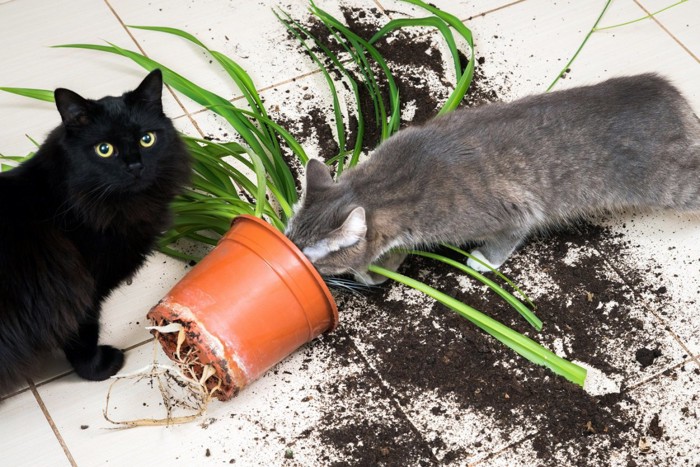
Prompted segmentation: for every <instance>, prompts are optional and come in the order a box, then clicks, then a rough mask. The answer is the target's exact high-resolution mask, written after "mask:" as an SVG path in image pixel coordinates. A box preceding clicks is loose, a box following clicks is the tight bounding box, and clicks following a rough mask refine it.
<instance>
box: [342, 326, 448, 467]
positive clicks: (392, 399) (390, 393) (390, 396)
mask: <svg viewBox="0 0 700 467" xmlns="http://www.w3.org/2000/svg"><path fill="white" fill-rule="evenodd" d="M346 336H347V337H348V338H349V339H350V342H352V346H353V347H354V348H355V350H356V351H357V354H358V355H359V356H360V358H362V361H363V362H364V363H365V365H367V368H368V369H369V370H370V371H372V373H374V374H375V375H376V376H377V379H378V380H379V384H380V385H381V387H382V388H383V389H384V390H385V391H386V393H387V400H388V401H389V403H390V404H391V405H392V406H393V407H394V408H395V409H396V410H398V411H399V413H401V415H403V417H404V420H406V422H407V423H408V425H409V426H410V427H411V430H412V431H413V433H415V435H416V436H417V437H418V439H420V441H421V442H422V444H423V445H425V449H427V451H428V452H429V453H430V456H431V458H432V460H433V461H435V462H438V463H439V462H440V460H439V459H438V458H437V456H436V454H435V453H434V452H433V449H432V448H431V447H430V443H428V440H427V439H426V437H425V434H424V433H423V432H422V431H421V430H419V429H418V427H417V426H416V425H415V424H414V423H413V420H412V419H411V417H409V416H408V414H407V413H406V411H404V409H403V407H402V406H401V404H400V403H399V401H398V399H397V394H396V392H395V391H394V388H393V387H391V386H390V385H389V384H388V383H387V382H386V381H385V380H384V378H383V377H382V375H381V373H380V372H379V371H378V370H377V369H376V368H375V367H374V365H372V363H371V362H370V361H369V359H368V358H367V356H366V355H365V354H364V352H362V350H361V349H360V346H358V345H357V342H356V341H355V340H356V338H355V337H353V336H351V335H350V333H348V332H346Z"/></svg>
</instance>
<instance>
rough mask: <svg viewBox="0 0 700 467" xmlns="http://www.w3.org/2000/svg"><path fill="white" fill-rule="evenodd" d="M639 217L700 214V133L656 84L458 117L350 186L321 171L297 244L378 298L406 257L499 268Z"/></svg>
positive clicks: (675, 96) (364, 171)
mask: <svg viewBox="0 0 700 467" xmlns="http://www.w3.org/2000/svg"><path fill="white" fill-rule="evenodd" d="M630 207H631V208H641V209H649V208H665V209H674V210H684V211H685V210H690V211H700V120H698V118H697V117H696V116H695V115H694V113H693V111H692V109H691V108H690V106H689V105H688V103H687V102H686V100H685V99H684V98H683V97H682V95H681V94H680V93H679V92H678V90H676V88H675V87H673V86H672V85H671V84H670V83H669V82H668V81H666V80H665V79H663V78H660V77H658V76H656V75H652V74H646V75H640V76H632V77H625V78H616V79H611V80H608V81H605V82H603V83H600V84H597V85H594V86H586V87H579V88H574V89H569V90H565V91H559V92H553V93H549V94H543V95H537V96H531V97H526V98H523V99H520V100H518V101H515V102H512V103H497V104H491V105H485V106H483V107H479V108H476V109H462V110H457V111H455V112H452V113H450V114H447V115H444V116H441V117H438V118H435V119H433V120H432V121H430V122H429V123H427V124H425V125H422V126H415V127H411V128H407V129H405V130H402V131H400V132H398V133H397V134H396V135H394V136H393V137H391V138H390V139H388V140H387V141H385V142H384V143H382V144H381V145H380V146H379V147H378V148H377V150H376V151H375V153H374V154H373V155H372V156H371V157H370V158H369V159H368V160H367V161H366V162H363V163H361V164H359V165H358V166H357V167H355V168H354V169H352V170H348V171H346V172H345V173H344V174H343V175H342V177H340V179H339V181H338V182H334V181H333V180H332V178H331V176H330V173H329V171H328V169H327V167H326V166H325V165H323V164H322V163H321V162H319V161H310V162H309V164H308V165H307V171H306V185H305V193H304V196H303V199H302V201H301V202H300V205H299V206H297V207H296V214H295V216H294V217H293V218H292V219H291V221H290V223H289V226H288V229H287V235H288V236H289V238H290V239H291V240H292V241H293V242H295V243H296V245H298V246H299V247H300V248H301V249H302V251H304V252H305V254H306V255H307V256H308V257H309V258H310V259H311V260H312V262H313V263H314V265H315V266H316V267H317V268H318V269H319V271H320V272H321V274H324V275H336V274H343V273H348V272H351V273H353V274H354V275H355V278H356V279H357V280H358V281H360V282H364V283H368V284H371V283H377V282H380V281H381V279H382V278H381V277H377V276H375V275H374V274H371V273H369V272H368V271H367V267H368V266H369V265H370V264H373V263H377V264H382V265H383V266H385V267H389V268H392V269H395V268H397V267H398V266H399V265H400V263H401V261H402V260H403V255H401V254H398V253H393V252H391V251H390V250H391V249H393V248H395V247H408V248H410V247H416V246H431V245H436V244H439V243H451V244H457V245H459V244H464V243H466V242H471V241H478V242H483V246H481V247H479V248H478V250H477V251H476V252H475V253H476V256H477V257H480V258H485V259H486V261H487V262H488V263H490V264H491V265H493V266H495V267H498V266H500V265H501V264H502V263H503V262H504V261H505V260H506V259H507V258H508V256H510V254H511V253H512V252H513V251H514V250H515V248H517V247H518V246H519V245H520V244H521V243H522V242H523V240H524V239H525V238H526V237H527V236H528V235H529V234H530V233H531V232H533V231H536V230H538V229H542V228H546V227H548V226H552V225H557V224H561V223H562V222H566V221H567V220H571V219H574V218H577V217H580V216H584V215H587V214H592V213H596V212H600V211H603V210H613V211H614V210H618V209H622V208H630ZM469 263H470V265H472V266H473V267H477V268H479V269H481V270H483V269H484V268H483V266H481V265H480V264H478V263H476V262H473V261H471V260H470V262H469Z"/></svg>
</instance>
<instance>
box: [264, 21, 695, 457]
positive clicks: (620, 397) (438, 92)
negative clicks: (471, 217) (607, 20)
mask: <svg viewBox="0 0 700 467" xmlns="http://www.w3.org/2000/svg"><path fill="white" fill-rule="evenodd" d="M343 12H344V17H345V18H344V19H345V21H346V22H347V24H348V25H349V26H350V27H351V29H352V30H353V31H355V32H356V33H357V34H359V35H360V36H361V37H363V38H365V39H368V38H369V37H371V36H372V35H373V34H374V33H375V32H376V31H377V30H378V29H379V26H380V25H382V24H384V22H385V21H386V17H385V16H383V14H382V13H380V12H379V11H378V10H373V9H369V10H354V9H345V10H343ZM304 24H305V25H306V26H308V28H309V29H310V30H311V31H312V32H313V33H314V34H315V35H316V36H317V37H319V38H320V39H321V40H324V41H327V42H325V44H326V45H327V46H328V47H329V48H331V50H333V51H335V52H338V53H339V54H341V57H342V50H341V49H340V48H339V46H338V45H337V44H334V42H333V41H332V40H330V39H329V37H328V33H327V30H326V29H325V27H323V26H322V25H320V24H319V23H317V22H316V21H314V20H313V19H307V20H306V22H305V23H304ZM289 42H290V43H291V44H296V42H295V39H293V38H289ZM439 42H440V41H439V39H438V36H437V35H436V34H418V33H416V32H414V31H412V32H410V33H406V32H401V33H393V34H391V35H389V36H388V37H387V38H386V39H382V40H381V41H379V42H378V43H377V44H376V45H377V48H378V50H379V51H380V53H382V55H383V56H384V57H385V58H386V59H387V61H388V63H389V66H390V67H391V69H392V71H393V73H394V77H395V78H396V82H397V85H398V87H399V91H400V96H401V100H402V115H404V116H405V118H404V119H402V126H405V125H407V124H409V123H421V122H424V121H426V120H428V119H429V118H431V117H432V116H434V115H435V114H436V113H437V111H438V110H439V108H440V105H441V104H442V103H443V102H444V101H445V100H446V98H447V96H448V95H449V91H450V90H451V84H450V83H451V82H453V78H454V77H453V76H452V75H451V74H450V73H451V71H450V66H452V65H451V63H452V61H451V59H450V57H449V55H447V54H445V52H444V51H443V50H442V49H441V47H440V46H439ZM294 46H295V47H297V48H298V53H300V54H301V53H303V50H302V49H301V48H299V47H298V46H296V45H294ZM489 59H490V57H488V56H486V57H478V56H477V63H478V64H479V65H483V64H484V62H488V60H489ZM465 60H466V59H465V58H464V57H462V65H463V66H464V65H465ZM351 72H352V70H351ZM334 78H336V79H339V78H340V76H335V77H334ZM494 82H495V81H494V80H491V79H489V78H488V77H486V76H485V75H484V73H483V72H482V69H481V68H480V66H477V67H476V69H475V76H474V80H473V82H472V85H471V87H470V90H469V93H468V95H467V97H466V98H465V101H464V103H463V105H464V106H475V105H481V104H484V103H487V102H491V101H495V100H499V99H507V98H508V89H507V87H506V88H503V87H496V85H495V84H494ZM499 82H503V79H501V80H499ZM506 82H507V79H506ZM380 85H381V83H380ZM384 86H385V83H384ZM338 87H339V89H340V92H341V96H342V97H343V98H344V99H346V102H348V104H347V107H348V121H349V124H348V127H347V128H346V130H347V137H346V142H345V147H346V148H352V147H353V145H354V144H355V137H356V134H357V133H356V132H357V119H356V117H355V116H354V113H353V112H354V103H353V101H352V93H351V92H350V91H349V89H346V88H343V87H341V86H338ZM300 89H301V91H302V92H301V95H299V96H295V95H294V94H293V93H289V94H287V97H285V102H286V104H289V105H292V104H290V103H291V102H296V101H294V99H300V102H298V103H296V105H297V108H301V109H302V110H301V112H300V113H301V116H298V117H297V116H293V115H287V114H286V113H285V108H286V107H287V106H286V105H280V106H279V108H277V109H272V111H271V113H272V114H273V115H274V117H275V118H276V119H277V120H278V121H280V122H281V123H282V124H283V126H285V127H286V128H288V129H289V130H290V131H291V132H292V134H293V135H294V136H295V137H297V138H299V140H300V141H301V142H302V143H306V144H308V145H310V146H318V147H319V152H318V154H317V156H318V157H321V158H322V159H325V160H328V159H329V158H332V157H333V156H335V155H336V154H337V153H338V151H339V150H340V148H339V145H338V143H337V141H336V137H335V128H334V127H335V123H334V121H333V117H332V115H333V111H332V109H331V108H329V107H323V106H319V105H317V104H315V103H316V102H317V101H316V100H315V99H314V95H315V94H316V93H318V92H320V91H319V90H314V89H309V88H308V87H307V88H303V87H302V88H300ZM361 89H362V87H361ZM305 96H308V97H305ZM385 104H386V105H388V102H385ZM371 105H372V104H371V100H370V97H369V94H368V93H367V92H366V91H361V107H362V109H363V113H364V114H365V116H366V117H367V118H366V121H365V123H366V125H367V128H366V132H365V139H364V140H363V148H364V151H365V152H368V151H371V149H372V148H374V147H375V146H376V145H377V144H378V143H379V141H380V133H379V130H378V129H377V126H376V120H374V113H373V110H372V107H371ZM289 161H290V165H291V166H292V167H293V169H294V173H295V175H296V176H297V178H300V175H301V172H302V169H301V167H300V166H299V164H298V163H297V162H296V161H295V160H292V159H291V156H290V160H289ZM599 223H600V222H599ZM618 227H619V226H618ZM619 231H620V229H619V228H604V227H600V226H598V225H595V224H592V223H585V222H584V223H581V224H579V225H576V226H571V227H569V228H566V229H563V230H562V231H559V232H555V233H552V234H550V235H549V236H546V237H538V238H534V239H532V240H531V241H530V242H529V243H528V244H526V246H525V247H524V248H522V249H521V250H520V251H519V252H517V253H516V254H515V255H514V256H513V257H512V258H511V260H509V262H508V263H506V265H504V268H503V272H504V273H505V274H506V275H507V276H509V277H510V278H511V279H513V280H514V281H515V282H516V283H517V284H519V285H522V287H523V289H524V290H525V291H526V292H527V293H528V294H529V295H530V297H531V298H532V299H533V300H534V302H535V303H536V305H537V309H536V313H537V315H538V316H539V317H540V318H541V319H542V321H543V323H544V328H543V331H542V332H540V333H537V332H536V331H534V330H533V329H532V328H530V327H528V325H527V323H526V322H525V321H524V320H522V318H521V317H520V316H519V315H518V314H517V313H516V312H515V311H514V310H513V309H512V308H510V307H509V306H508V305H507V304H506V303H504V302H503V301H502V300H501V299H500V297H498V296H497V295H495V294H493V293H491V292H490V291H489V290H488V289H487V288H486V287H485V286H482V285H480V284H479V283H476V282H473V281H471V280H470V279H468V278H465V277H463V276H461V275H460V274H459V273H458V272H457V271H455V270H453V269H451V268H450V267H448V266H445V265H442V264H441V263H436V262H431V261H429V260H426V259H422V258H417V257H414V258H410V259H409V260H408V261H407V262H406V263H405V264H404V266H403V267H402V269H401V271H400V272H402V273H404V274H406V275H409V276H411V277H414V278H417V279H420V280H422V281H424V282H426V283H427V284H428V285H431V286H433V287H435V288H438V289H440V290H441V291H443V292H446V293H448V294H449V295H451V296H453V297H456V298H458V299H459V300H461V301H463V302H465V303H467V304H469V305H471V306H473V307H474V308H476V309H478V310H480V311H482V312H485V313H487V314H488V315H490V316H492V317H494V318H495V319H497V320H499V321H501V322H503V323H505V324H506V325H508V326H510V327H512V328H514V329H515V330H517V331H519V332H521V333H524V334H526V335H528V336H529V337H531V338H533V339H534V340H536V341H537V342H540V343H542V344H543V345H545V346H546V347H548V348H550V349H552V350H554V351H555V352H556V353H557V354H559V355H561V356H563V357H565V358H567V359H569V360H575V361H578V362H582V363H583V364H586V365H588V366H590V367H592V368H595V369H596V370H599V371H600V372H602V373H603V374H604V375H605V377H606V381H605V385H604V386H602V387H598V388H593V390H592V391H589V392H586V391H584V390H583V389H581V388H579V387H577V386H575V385H573V384H571V383H569V382H567V381H566V380H564V379H563V378H560V377H557V376H555V375H554V374H553V373H551V372H550V371H548V370H546V369H544V368H542V367H539V366H536V365H534V364H531V363H529V362H528V361H526V360H524V359H523V358H521V357H519V356H517V355H516V354H514V353H513V352H512V351H510V350H509V349H507V348H506V347H504V346H503V345H502V344H500V343H499V342H497V341H496V340H495V339H493V338H491V337H490V336H488V335H486V334H484V333H483V332H482V331H480V330H478V329H477V328H476V327H475V326H474V325H472V324H471V323H469V322H467V321H466V320H464V319H463V318H461V317H459V316H458V315H456V314H455V313H453V312H452V311H450V310H449V309H446V308H445V307H443V306H441V305H438V304H435V303H434V302H433V301H432V300H431V299H429V298H427V297H425V296H424V295H422V294H420V293H418V292H416V291H413V290H411V289H408V288H405V287H403V286H400V285H397V284H386V285H384V286H382V287H379V288H376V289H374V290H371V291H367V292H362V293H357V294H352V293H347V292H343V291H336V292H335V296H336V298H337V301H338V305H339V309H340V315H341V324H340V327H339V328H338V330H337V331H335V332H334V333H332V334H330V335H326V336H323V337H322V338H321V339H319V340H317V341H314V342H313V343H311V344H310V345H309V346H307V347H306V348H305V349H303V350H301V351H300V355H301V357H297V359H296V360H294V361H295V362H298V361H299V359H301V358H303V359H304V360H303V362H304V363H302V364H299V365H298V366H295V368H296V372H298V374H297V375H296V376H297V377H299V378H301V379H304V378H307V377H308V378H310V381H309V384H304V385H303V386H302V387H301V388H300V390H299V391H300V395H299V401H300V403H301V404H306V405H307V406H308V407H309V409H308V410H309V411H310V412H311V413H315V414H317V421H316V422H315V423H314V424H313V425H312V426H308V427H306V428H304V429H303V430H301V431H300V432H299V433H297V435H296V436H295V437H293V439H290V438H286V437H285V438H282V437H281V435H279V434H278V433H277V430H276V429H275V428H270V427H266V428H265V430H266V432H267V433H268V434H269V435H270V437H271V438H276V439H279V440H280V442H283V443H285V446H286V451H285V453H284V460H282V461H283V462H287V461H289V462H295V461H292V459H300V458H301V459H303V458H304V457H303V455H304V453H305V452H306V453H308V452H309V451H312V452H313V453H314V454H313V455H314V456H315V457H313V458H314V459H315V460H317V461H320V462H321V463H322V464H324V465H402V466H403V465H435V464H444V465H465V464H467V463H470V462H474V461H479V460H482V459H489V460H488V461H487V465H491V464H488V462H489V461H490V460H493V462H494V463H495V464H494V465H542V466H549V465H585V466H598V465H611V464H612V465H628V466H635V465H648V464H649V463H655V464H663V463H667V464H669V465H671V464H674V463H675V462H674V461H675V460H677V459H678V458H681V459H685V460H686V461H687V460H688V459H690V458H692V453H691V457H688V456H687V455H688V453H687V452H686V451H685V444H684V443H683V441H682V440H681V439H677V438H673V437H671V436H670V435H669V432H670V431H673V430H676V431H678V428H677V426H674V425H673V423H675V422H673V420H679V422H678V423H679V424H680V425H678V426H682V423H697V417H698V413H700V400H698V395H697V391H695V394H694V395H692V394H693V391H691V390H688V389H687V388H689V387H690V388H692V387H698V385H700V374H698V373H700V372H699V371H698V370H697V368H695V367H694V366H693V365H692V364H688V363H687V357H688V356H687V355H683V356H678V353H677V348H678V347H677V345H676V344H675V343H674V342H673V341H672V340H671V339H670V338H669V336H668V334H667V333H665V332H664V330H663V329H662V327H661V325H660V321H658V320H657V319H655V317H654V314H653V313H652V312H651V311H652V309H653V311H654V312H658V313H660V314H663V310H664V307H665V306H666V305H667V300H668V298H667V296H666V294H665V289H664V285H663V284H658V283H657V282H654V285H653V286H652V285H650V284H651V281H650V280H649V278H650V277H651V276H653V275H654V271H653V270H635V269H633V268H630V269H624V270H620V269H619V268H618V265H619V264H621V263H622V264H634V262H633V261H626V260H625V258H626V255H628V254H629V251H630V249H631V245H628V244H627V243H626V241H625V239H624V238H623V237H622V236H621V235H620V234H619ZM442 253H444V254H446V255H447V256H450V253H449V252H447V251H445V252H442ZM642 297H644V300H643V299H642ZM319 359H320V360H323V359H329V360H331V361H329V362H328V365H329V368H327V369H326V370H325V371H326V372H327V374H326V376H327V378H324V379H322V380H321V381H316V380H315V377H313V376H311V375H310V374H308V372H312V371H313V369H312V368H310V367H309V366H308V365H307V364H306V362H307V361H312V360H313V361H316V362H318V361H319ZM669 366H671V369H667V370H665V371H664V372H663V374H662V375H661V376H660V378H661V380H662V381H664V383H663V386H665V387H667V391H666V393H664V394H656V393H655V392H650V391H649V390H648V389H647V388H646V387H645V386H644V385H642V383H644V382H645V381H646V380H648V379H650V378H652V377H654V376H656V375H657V374H658V373H659V372H660V371H661V370H663V369H666V368H668V367H669ZM289 367H290V366H289V365H287V366H286V367H285V368H289ZM275 371H277V370H275ZM285 371H286V370H285ZM293 373H294V371H292V372H291V373H290V377H292V376H294V375H293ZM302 375H304V376H302ZM678 388H685V389H684V390H683V391H680V390H679V389H678ZM679 391H680V392H679ZM687 394H691V396H690V398H689V397H688V396H687ZM653 398H662V399H663V400H667V401H668V403H667V404H665V406H664V410H666V413H665V414H660V413H659V412H654V413H649V411H648V406H649V405H650V403H649V401H650V400H652V399H653ZM655 407H658V404H655ZM513 443H516V447H515V451H514V452H515V453H517V455H518V457H517V458H516V459H510V458H508V457H505V458H501V459H500V460H499V459H497V457H498V456H496V457H494V458H489V456H493V453H498V452H499V451H501V450H503V449H505V448H506V447H508V446H510V445H512V444H513ZM319 446H321V447H319ZM300 462H302V463H303V461H300ZM499 462H500V463H499ZM691 465H692V464H691Z"/></svg>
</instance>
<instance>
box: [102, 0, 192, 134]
mask: <svg viewBox="0 0 700 467" xmlns="http://www.w3.org/2000/svg"><path fill="white" fill-rule="evenodd" d="M104 2H105V4H106V5H107V8H109V10H110V11H111V12H112V15H114V17H115V18H116V19H117V21H119V24H120V25H121V27H122V29H124V31H125V32H126V33H127V34H128V36H129V38H131V41H132V42H133V43H134V45H136V47H137V48H138V49H139V51H140V52H141V54H143V56H145V57H148V54H147V53H146V51H145V50H144V48H143V47H142V46H141V44H140V43H139V41H138V40H137V39H136V37H135V36H134V35H133V34H132V33H131V30H129V28H128V27H127V26H126V24H125V23H124V21H123V20H122V18H121V16H119V14H118V13H117V11H116V10H115V9H114V7H113V6H112V5H111V4H110V0H104ZM166 88H167V89H168V92H170V94H171V95H172V96H173V98H174V99H175V102H177V105H178V106H180V109H182V111H183V112H184V115H185V116H187V118H189V120H190V122H191V123H192V125H193V126H194V127H195V129H196V130H197V132H198V133H199V134H200V136H201V137H202V138H204V136H205V135H204V132H203V131H202V129H201V128H200V127H199V123H198V122H197V121H196V120H195V119H194V118H193V117H192V116H191V115H190V113H189V111H188V110H187V108H186V107H185V105H184V104H183V103H182V101H181V100H180V98H179V97H178V95H177V93H176V92H175V91H174V90H173V89H172V88H171V87H170V86H168V85H166Z"/></svg>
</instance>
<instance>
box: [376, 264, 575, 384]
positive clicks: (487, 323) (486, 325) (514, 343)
mask: <svg viewBox="0 0 700 467" xmlns="http://www.w3.org/2000/svg"><path fill="white" fill-rule="evenodd" d="M369 270H370V271H371V272H374V273H376V274H380V275H382V276H385V277H387V278H389V279H392V280H395V281H396V282H399V283H401V284H404V285H407V286H408V287H411V288H413V289H416V290H418V291H420V292H423V293H424V294H426V295H428V296H430V297H432V298H434V299H435V300H437V301H438V302H440V303H442V304H443V305H445V306H447V307H448V308H450V309H452V310H454V311H455V312H457V314H459V315H460V316H462V317H464V318H466V319H468V320H469V321H471V322H472V323H474V324H475V325H477V326H478V327H479V328H481V329H483V330H484V331H486V332H487V333H488V334H490V335H491V336H493V337H495V338H496V339H498V340H499V341H500V342H502V343H503V344H505V345H507V346H508V347H510V348H511V349H513V350H514V351H515V352H517V353H518V354H520V355H522V356H523V357H525V358H527V359H528V360H530V361H531V362H533V363H535V364H537V365H542V366H545V367H547V368H549V369H550V370H552V371H553V372H554V373H556V374H558V375H561V376H563V377H564V378H566V379H568V380H569V381H571V382H573V383H575V384H578V385H579V386H583V383H584V381H585V380H586V373H587V371H586V369H585V368H583V367H580V366H579V365H576V364H574V363H571V362H569V361H568V360H565V359H563V358H561V357H560V356H558V355H557V354H555V353H553V352H551V351H550V350H548V349H546V348H544V347H542V346H541V345H540V344H538V343H537V342H535V341H533V340H532V339H530V338H529V337H526V336H524V335H522V334H520V333H518V332H516V331H513V330H512V329H510V328H509V327H507V326H505V325H503V324H501V323H500V322H498V321H496V320H495V319H493V318H491V317H489V316H487V315H485V314H483V313H482V312H480V311H477V310H475V309H474V308H472V307H470V306H469V305H467V304H465V303H462V302H460V301H459V300H457V299H455V298H453V297H450V296H449V295H447V294H445V293H443V292H440V291H439V290H436V289H434V288H432V287H430V286H428V285H426V284H424V283H422V282H419V281H417V280H415V279H411V278H410V277H407V276H404V275H402V274H399V273H397V272H393V271H390V270H388V269H384V268H382V267H380V266H376V265H372V266H370V267H369Z"/></svg>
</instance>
